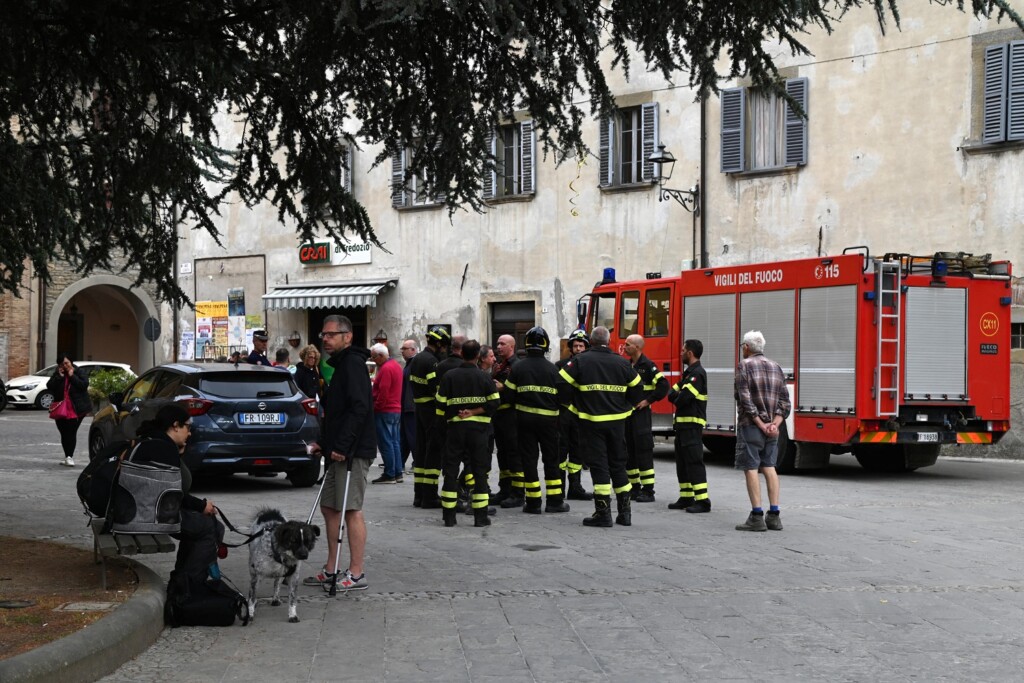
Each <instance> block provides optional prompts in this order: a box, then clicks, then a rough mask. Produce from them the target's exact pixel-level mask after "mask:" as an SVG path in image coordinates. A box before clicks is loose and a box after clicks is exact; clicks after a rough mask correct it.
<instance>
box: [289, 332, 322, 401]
mask: <svg viewBox="0 0 1024 683" xmlns="http://www.w3.org/2000/svg"><path fill="white" fill-rule="evenodd" d="M299 359H300V360H301V362H300V363H299V364H298V365H297V366H296V368H295V383H296V384H298V385H299V389H301V390H302V393H304V394H305V395H306V396H309V397H310V398H315V399H317V400H319V399H320V396H321V393H322V392H321V386H322V385H321V379H320V352H319V351H318V350H317V348H316V347H315V346H313V345H312V344H310V345H308V346H306V347H304V348H303V349H302V350H301V351H299Z"/></svg>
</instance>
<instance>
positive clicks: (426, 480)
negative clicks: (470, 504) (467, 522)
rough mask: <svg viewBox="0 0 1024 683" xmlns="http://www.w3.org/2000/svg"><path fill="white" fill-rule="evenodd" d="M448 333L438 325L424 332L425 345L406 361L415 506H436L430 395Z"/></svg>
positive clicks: (437, 466)
mask: <svg viewBox="0 0 1024 683" xmlns="http://www.w3.org/2000/svg"><path fill="white" fill-rule="evenodd" d="M451 341H452V337H451V334H450V333H449V332H448V330H446V329H445V328H443V327H441V326H440V325H435V326H434V327H431V328H430V330H429V331H428V332H427V348H425V349H423V350H422V351H420V352H419V353H418V354H416V355H415V356H414V357H413V359H412V360H411V361H409V365H410V371H409V382H410V386H411V387H412V400H413V403H414V404H415V405H416V447H415V449H414V450H413V452H412V472H413V481H414V482H415V483H414V484H413V499H412V504H413V505H415V506H416V507H423V508H428V509H430V508H433V509H436V508H439V507H441V499H440V498H438V497H437V485H438V483H439V480H440V478H441V453H440V451H439V450H437V441H436V440H435V439H434V437H433V432H434V425H435V422H434V419H435V417H436V416H435V414H434V396H435V394H437V372H436V371H437V364H438V363H440V362H441V360H442V358H444V354H445V351H446V350H447V349H448V348H449V347H450V346H451Z"/></svg>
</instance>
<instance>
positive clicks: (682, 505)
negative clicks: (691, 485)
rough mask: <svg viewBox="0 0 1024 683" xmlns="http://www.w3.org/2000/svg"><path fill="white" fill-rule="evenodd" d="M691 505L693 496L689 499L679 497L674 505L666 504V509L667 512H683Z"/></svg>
mask: <svg viewBox="0 0 1024 683" xmlns="http://www.w3.org/2000/svg"><path fill="white" fill-rule="evenodd" d="M691 505H693V496H690V497H689V498H683V497H682V496H679V500H677V501H676V502H674V503H669V504H668V509H669V510H685V509H686V508H688V507H690V506H691Z"/></svg>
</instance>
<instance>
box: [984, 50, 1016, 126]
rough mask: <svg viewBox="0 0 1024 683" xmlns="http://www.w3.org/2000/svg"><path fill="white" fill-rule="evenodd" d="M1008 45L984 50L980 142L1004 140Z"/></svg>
mask: <svg viewBox="0 0 1024 683" xmlns="http://www.w3.org/2000/svg"><path fill="white" fill-rule="evenodd" d="M1009 47H1010V46H1009V45H990V46H988V47H986V48H985V94H984V97H985V103H984V107H983V118H982V121H983V124H982V132H981V141H982V142H985V143H992V142H1002V141H1003V140H1005V139H1006V62H1007V55H1008V54H1009Z"/></svg>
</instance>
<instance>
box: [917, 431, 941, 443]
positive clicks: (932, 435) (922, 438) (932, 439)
mask: <svg viewBox="0 0 1024 683" xmlns="http://www.w3.org/2000/svg"><path fill="white" fill-rule="evenodd" d="M917 442H918V443H938V442H939V433H938V432H918V433H917Z"/></svg>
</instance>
